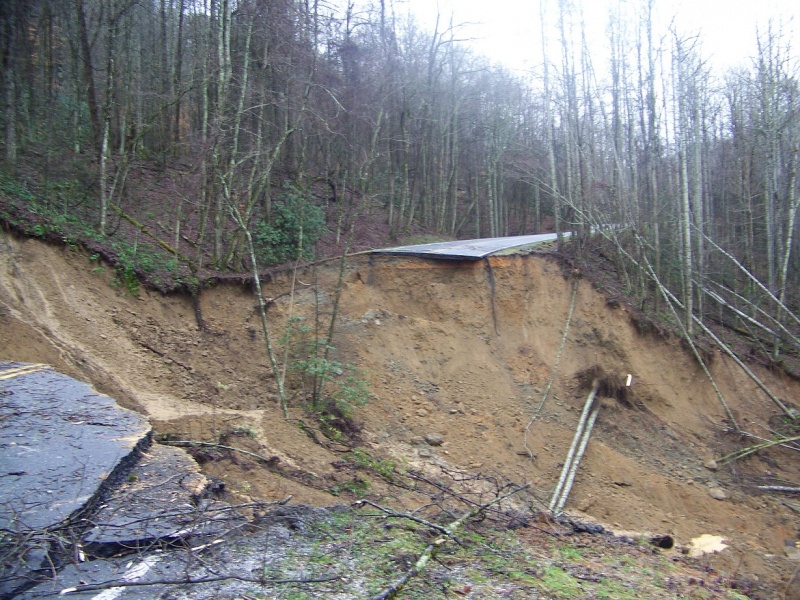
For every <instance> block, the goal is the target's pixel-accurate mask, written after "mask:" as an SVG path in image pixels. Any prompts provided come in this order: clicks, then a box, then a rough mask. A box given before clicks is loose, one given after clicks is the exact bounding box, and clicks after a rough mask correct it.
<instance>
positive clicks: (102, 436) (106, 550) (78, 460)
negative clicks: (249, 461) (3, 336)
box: [0, 362, 243, 598]
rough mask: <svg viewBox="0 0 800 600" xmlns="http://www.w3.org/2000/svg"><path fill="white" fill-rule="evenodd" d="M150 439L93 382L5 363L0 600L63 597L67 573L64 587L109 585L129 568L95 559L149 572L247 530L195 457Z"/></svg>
mask: <svg viewBox="0 0 800 600" xmlns="http://www.w3.org/2000/svg"><path fill="white" fill-rule="evenodd" d="M151 438H152V429H151V426H150V423H149V421H148V420H147V419H146V418H145V417H143V416H142V415H140V414H138V413H135V412H133V411H130V410H127V409H125V408H122V407H120V406H119V405H117V403H116V402H115V401H114V400H113V399H112V398H109V397H108V396H105V395H102V394H98V393H97V392H95V391H94V390H93V389H92V388H91V387H90V386H88V385H87V384H85V383H82V382H79V381H76V380H74V379H72V378H70V377H67V376H65V375H62V374H60V373H57V372H56V371H54V370H53V369H52V368H51V367H49V366H48V365H35V364H22V363H10V362H0V440H2V441H1V442H0V507H2V509H0V549H1V550H0V598H12V597H18V596H19V595H20V594H22V593H24V592H26V591H28V590H30V593H31V594H32V596H34V597H36V596H41V595H42V594H41V593H38V592H37V593H34V592H35V591H36V588H37V586H38V587H39V592H52V593H58V592H59V590H63V589H64V588H65V587H68V586H69V585H70V584H71V582H70V581H68V579H70V578H69V577H67V578H66V580H64V581H63V582H61V581H59V577H54V575H56V574H58V573H59V572H60V571H62V569H64V568H65V567H67V566H68V565H70V564H71V566H69V568H68V569H64V574H63V575H64V576H63V577H61V579H64V577H65V576H66V575H68V574H69V573H72V574H73V577H72V578H71V579H74V580H75V581H76V582H80V581H82V582H86V581H87V580H89V581H91V579H92V577H91V573H92V572H96V573H98V574H99V575H102V576H103V577H104V578H106V579H108V578H113V576H114V574H115V573H116V575H118V576H119V575H120V572H119V570H120V569H121V568H122V565H123V564H124V563H120V562H113V561H112V562H109V561H103V560H100V561H99V562H93V561H92V559H104V558H110V557H114V556H119V555H130V554H131V553H134V552H135V553H136V554H137V556H138V557H139V560H140V561H141V563H140V564H143V565H148V564H149V565H152V564H154V562H155V555H154V554H151V553H152V551H154V550H156V549H158V548H159V547H160V546H163V545H164V544H167V545H169V544H174V543H175V542H176V541H180V542H181V543H182V544H189V545H194V546H198V545H202V544H205V543H207V542H208V540H209V539H212V538H213V536H217V535H219V534H220V533H222V532H224V531H225V530H227V529H229V528H230V527H231V524H236V523H240V522H241V521H242V520H243V519H242V517H241V516H240V515H238V514H236V513H235V512H234V511H232V510H230V507H228V506H227V505H226V504H224V503H222V502H219V501H217V500H214V499H211V498H208V497H207V496H208V495H209V491H210V490H211V489H212V488H213V486H212V482H211V481H210V480H209V479H208V478H206V477H205V476H204V475H202V474H201V473H200V469H199V466H198V464H197V463H196V462H195V461H194V459H192V458H191V457H190V456H189V455H188V454H187V453H186V452H184V451H183V450H180V449H177V448H170V447H166V446H160V445H158V444H153V443H152V439H151ZM159 560H161V559H160V558H159ZM125 562H129V559H126V560H125ZM90 563H91V564H90ZM82 564H84V566H83V567H81V565H82ZM128 570H129V569H128ZM147 570H149V567H148V569H145V571H147ZM126 572H127V571H126ZM139 572H140V573H141V567H140V569H139ZM42 581H46V583H42ZM44 595H48V594H47V593H45V594H44Z"/></svg>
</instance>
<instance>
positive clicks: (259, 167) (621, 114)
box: [0, 0, 800, 362]
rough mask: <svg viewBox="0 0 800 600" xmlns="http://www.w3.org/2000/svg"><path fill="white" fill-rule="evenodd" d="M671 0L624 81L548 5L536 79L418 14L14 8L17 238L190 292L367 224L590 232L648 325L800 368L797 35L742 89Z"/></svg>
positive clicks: (619, 47)
mask: <svg viewBox="0 0 800 600" xmlns="http://www.w3.org/2000/svg"><path fill="white" fill-rule="evenodd" d="M656 4H657V0H639V1H638V2H635V3H626V6H627V8H626V11H625V12H624V13H623V12H622V10H621V9H618V10H612V11H611V13H610V14H609V15H608V26H607V28H606V35H607V39H606V40H605V42H604V43H605V45H606V47H607V49H608V56H609V59H608V60H605V59H604V60H603V61H602V62H598V61H596V59H594V57H593V53H592V52H591V50H590V48H589V46H588V44H587V42H586V36H585V31H584V26H583V21H582V15H581V12H580V8H579V7H577V6H575V5H574V4H573V3H571V2H568V1H567V0H549V2H543V3H542V9H541V10H542V18H541V23H542V26H541V30H540V31H538V32H532V34H531V35H532V38H533V39H536V40H538V43H540V44H541V50H542V53H543V54H544V55H545V56H546V59H545V60H544V61H543V63H542V64H541V65H540V66H539V67H538V68H536V69H534V70H532V71H531V72H530V73H528V74H526V75H524V76H523V75H520V74H515V73H513V72H512V71H510V70H508V69H506V68H504V67H502V66H500V65H496V64H493V63H491V62H490V61H489V60H488V59H486V58H485V57H482V56H480V55H477V54H476V53H475V52H474V51H472V50H471V49H470V48H469V46H468V45H467V44H465V43H464V40H463V39H462V37H461V33H460V26H459V24H458V23H454V22H452V20H450V19H449V18H448V16H447V15H441V17H440V19H439V21H438V22H437V23H436V24H435V26H434V27H432V28H424V27H421V26H420V25H419V24H418V23H416V22H415V21H414V20H413V19H412V18H410V17H409V16H408V15H407V13H405V12H404V11H402V10H400V7H398V6H396V5H395V3H394V2H393V0H363V1H358V2H356V1H355V0H348V1H347V2H345V3H341V4H340V3H334V2H332V1H329V0H68V1H63V0H17V1H14V2H3V3H0V58H1V59H2V70H3V72H2V81H1V82H0V90H1V91H2V100H0V106H1V107H2V108H1V109H0V110H1V111H2V115H0V121H1V124H0V128H1V129H2V132H3V135H2V170H0V196H2V198H1V199H0V219H2V221H3V223H4V224H5V225H6V226H9V227H17V228H21V229H22V230H24V231H26V232H27V233H31V234H33V235H38V236H41V237H48V236H52V235H57V236H62V237H63V239H64V240H65V241H67V243H72V242H73V241H77V240H80V241H82V242H85V243H88V244H89V246H88V247H105V248H111V249H112V253H113V254H114V255H115V257H116V258H117V260H118V261H120V264H122V265H123V269H122V273H123V275H124V276H125V277H129V278H134V277H136V276H141V275H142V274H147V272H148V271H153V272H155V271H158V270H159V268H161V267H164V266H165V265H166V269H167V271H170V270H171V271H170V272H172V273H173V275H174V278H173V279H174V281H173V283H175V282H176V281H177V282H178V283H180V281H184V282H185V281H195V280H196V278H197V276H198V274H199V273H201V272H203V270H207V269H212V270H214V271H215V272H220V273H226V272H241V271H248V270H251V269H252V270H257V269H258V268H261V267H265V266H269V265H276V264H281V263H286V262H289V261H294V260H301V259H302V260H307V259H311V258H312V257H314V256H315V253H316V254H317V255H318V254H319V252H320V250H319V248H318V247H317V242H318V240H321V239H322V238H323V237H325V236H327V237H328V238H329V239H334V240H335V243H336V244H337V247H339V248H343V249H344V251H347V249H348V248H352V247H354V246H353V244H354V241H357V238H358V235H359V234H358V231H357V230H356V224H357V223H358V222H359V220H360V219H361V220H362V221H363V219H365V218H366V219H367V221H368V224H367V226H366V227H367V228H368V229H372V230H374V231H380V232H382V233H381V235H382V236H383V239H382V242H383V244H384V245H389V244H392V243H394V242H396V241H401V240H404V239H405V238H406V237H407V236H408V234H409V233H410V232H418V231H425V232H428V233H429V234H436V235H438V236H442V238H443V239H453V238H461V239H469V238H479V237H495V236H506V235H520V234H527V233H536V232H542V231H555V232H557V233H562V232H572V233H573V234H574V235H573V237H572V238H571V241H570V243H569V244H568V249H567V251H569V252H571V253H573V254H574V256H575V257H577V259H580V258H581V256H583V255H585V254H587V249H588V248H592V247H593V245H597V244H601V243H602V244H605V245H604V248H605V251H606V252H607V253H608V254H609V255H611V256H613V257H614V261H615V266H616V270H617V274H618V276H619V278H620V279H621V281H622V282H623V284H624V286H625V288H626V291H627V292H628V293H629V294H630V295H632V296H633V297H634V298H635V301H636V303H637V304H638V305H639V306H640V307H643V308H647V309H648V310H652V311H654V312H655V313H656V314H658V313H663V314H664V315H666V316H667V318H669V319H674V322H675V323H677V324H678V326H679V327H680V328H681V330H682V331H683V333H684V334H686V335H688V336H691V335H693V334H696V333H701V334H703V333H705V334H709V331H708V330H707V329H706V323H707V322H709V321H710V320H716V321H719V322H724V323H726V324H729V325H731V326H732V327H735V328H737V329H738V330H740V331H742V332H744V333H746V334H747V335H749V336H751V338H752V339H753V340H754V341H755V343H756V344H757V346H758V348H759V352H760V353H761V354H763V355H764V356H767V357H769V358H770V360H772V361H775V362H780V361H781V359H782V356H784V355H785V353H790V354H792V355H796V354H797V352H798V351H799V350H800V341H798V337H799V336H798V330H800V319H799V318H798V316H797V315H798V312H800V260H799V259H798V256H800V241H798V235H797V231H796V229H797V221H798V217H797V213H798V208H800V194H798V182H797V161H798V145H799V144H800V87H799V86H798V83H799V80H798V76H799V75H800V63H799V62H798V57H797V55H796V54H794V53H793V49H792V47H791V44H790V41H791V39H790V36H789V35H787V34H786V33H785V30H784V28H783V25H782V24H781V23H771V24H770V26H769V27H767V28H766V29H764V30H759V31H757V32H755V33H756V34H757V35H756V36H754V39H755V40H757V43H756V44H755V46H754V47H753V49H752V61H751V64H750V66H749V67H748V68H739V69H735V70H730V71H729V72H727V73H716V72H714V71H713V70H712V68H711V67H710V66H709V63H708V60H707V58H706V57H705V56H704V54H703V51H702V43H701V41H702V39H701V38H700V37H698V36H697V34H696V32H682V31H678V30H676V29H675V28H667V29H665V30H661V29H659V28H658V26H657V25H656V21H655V19H654V18H653V11H654V8H655V6H656ZM620 6H621V4H620ZM554 48H555V49H557V50H554ZM593 59H594V60H593ZM370 220H371V221H370ZM92 244H95V246H92ZM161 270H163V268H162V269H161ZM181 278H182V279H181ZM165 285H166V284H165ZM166 287H169V286H166ZM711 335H713V334H711Z"/></svg>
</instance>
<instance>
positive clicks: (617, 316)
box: [0, 235, 800, 590]
mask: <svg viewBox="0 0 800 600" xmlns="http://www.w3.org/2000/svg"><path fill="white" fill-rule="evenodd" d="M490 265H491V273H490V272H489V270H487V268H486V265H485V264H484V263H482V262H478V263H459V262H430V261H424V260H420V259H400V258H386V257H376V258H374V259H372V260H370V259H368V258H366V257H359V258H358V259H354V260H353V261H351V263H350V265H349V267H348V271H347V273H346V287H345V290H344V294H343V297H342V303H341V307H340V322H339V326H338V330H337V335H336V339H335V342H334V345H336V346H337V351H336V354H337V359H338V360H340V361H341V362H343V363H352V364H354V365H357V366H358V367H359V368H360V369H362V370H364V371H365V372H366V375H365V378H366V379H368V380H369V381H370V383H371V387H370V391H371V399H370V401H369V403H368V404H367V405H366V406H364V407H361V408H357V409H356V410H355V415H356V418H357V420H358V421H359V422H360V423H361V425H362V427H363V431H362V434H361V435H362V438H363V440H364V444H365V448H366V449H367V450H368V451H369V452H370V453H371V454H373V455H374V456H377V457H386V458H390V459H393V460H395V461H401V462H405V463H406V464H408V465H410V466H414V467H417V468H420V469H423V470H424V469H428V470H430V471H431V472H434V471H436V470H437V469H441V468H446V469H462V470H464V471H472V472H475V471H480V472H482V473H488V474H492V475H495V476H497V477H499V478H503V479H506V480H511V481H516V482H530V483H531V484H532V485H533V486H534V488H535V490H536V493H535V496H534V497H536V496H538V497H539V498H541V499H542V500H543V501H544V502H545V504H546V501H547V499H548V498H549V494H550V490H551V489H552V487H553V486H554V484H555V481H556V478H557V476H558V474H559V471H560V465H561V463H562V461H563V460H564V458H565V455H566V453H567V449H568V447H569V444H570V442H571V439H572V435H573V431H574V428H575V426H576V424H577V421H578V415H579V412H580V410H581V407H582V404H583V401H584V399H585V396H586V387H585V377H582V376H581V374H582V373H583V372H584V371H585V370H586V369H589V368H592V367H600V368H601V369H602V370H603V371H605V372H606V373H608V374H611V375H614V376H617V377H619V378H620V379H622V380H624V378H626V377H627V375H628V374H631V375H632V380H633V384H632V386H631V387H630V390H629V392H628V394H627V396H626V397H625V400H624V401H620V400H618V399H611V398H603V399H602V409H601V411H600V417H599V420H598V424H597V426H596V427H595V433H594V435H593V437H592V440H591V442H590V443H589V447H588V449H587V452H586V455H585V458H584V462H583V463H582V465H581V469H580V472H579V474H578V477H577V481H576V485H575V487H574V489H573V492H572V495H571V497H570V499H569V501H568V503H567V507H566V508H567V511H568V512H572V513H579V514H585V515H587V516H589V517H591V518H594V519H596V520H598V521H600V522H602V523H603V524H606V525H608V526H609V527H611V528H612V529H618V530H633V531H651V532H657V533H664V534H666V533H669V534H671V535H673V536H674V537H675V538H676V540H677V541H678V543H679V544H684V545H685V544H688V543H689V541H690V540H691V539H692V538H695V537H697V536H700V535H702V534H712V535H720V536H723V537H725V538H727V540H728V542H727V543H728V544H729V548H728V549H727V550H725V551H724V552H722V553H720V554H716V555H713V556H710V557H707V558H705V559H704V560H707V561H709V562H710V563H711V564H712V565H713V566H715V567H718V568H720V569H728V570H729V571H730V570H737V571H738V572H739V573H747V574H748V575H750V576H757V577H760V578H761V579H762V580H763V581H765V582H767V583H768V584H769V585H771V586H773V588H774V589H776V590H782V589H783V586H782V585H781V582H784V585H785V582H786V581H788V580H789V578H790V577H791V576H792V573H793V572H794V569H795V566H796V563H793V562H792V561H790V560H788V559H787V558H786V545H785V543H786V541H787V540H796V539H797V519H796V514H795V513H794V512H792V510H791V509H790V506H792V505H791V503H790V502H789V501H787V499H786V498H784V497H778V496H773V495H765V494H761V493H759V492H758V491H757V490H756V489H755V485H757V484H764V483H770V484H775V483H784V484H786V482H789V483H788V484H789V485H792V483H796V482H798V481H800V472H798V471H799V469H798V461H797V456H796V454H795V453H793V452H790V451H788V450H785V449H781V448H774V449H771V450H769V451H767V452H764V453H761V454H758V455H756V456H754V457H752V458H749V459H747V460H745V461H743V462H740V463H737V464H735V465H734V466H733V467H722V468H719V469H718V470H711V469H709V468H706V466H704V465H706V464H708V465H709V466H711V467H712V468H713V466H714V465H712V464H710V463H709V461H710V460H711V459H715V458H719V457H720V456H723V455H725V454H727V453H728V452H729V451H731V450H732V449H734V448H736V447H739V446H741V445H747V444H749V443H753V441H754V440H746V439H739V438H738V437H737V436H734V435H733V434H732V433H730V432H729V431H728V428H727V426H726V425H725V423H724V419H723V418H724V412H723V409H722V407H721V405H720V404H719V402H718V400H717V398H716V397H715V395H714V393H713V390H712V389H711V386H710V385H709V383H708V381H707V380H706V378H705V376H704V374H703V372H702V370H701V369H700V368H698V367H697V366H696V364H695V363H694V361H693V359H692V357H691V356H690V355H689V354H688V353H687V352H685V351H684V350H683V349H682V348H681V347H680V345H679V344H678V343H677V341H675V340H666V341H665V340H660V339H655V338H653V337H649V336H642V335H640V334H639V333H637V331H636V329H635V327H634V326H633V325H632V323H631V320H630V319H629V316H628V315H627V314H626V312H625V309H624V307H620V308H612V307H610V306H608V305H607V303H606V300H605V298H604V297H603V296H602V295H600V294H598V293H597V292H596V291H595V290H594V289H593V288H592V287H591V285H589V283H588V282H586V281H583V280H580V279H578V280H574V279H569V278H565V277H564V276H563V274H562V271H561V269H560V267H559V266H558V265H557V264H556V263H555V262H553V261H551V260H548V259H547V258H545V257H541V256H536V255H531V256H510V257H498V258H493V259H491V260H490ZM336 275H337V273H336V271H335V267H333V266H330V267H323V268H320V269H319V270H318V272H317V273H316V275H315V274H314V273H312V272H310V271H306V272H302V273H299V274H298V283H297V286H296V290H295V293H294V295H293V296H292V295H291V294H287V292H289V290H290V287H291V278H290V276H289V275H286V276H282V277H281V278H280V279H277V280H275V281H272V282H269V283H268V284H267V285H266V286H265V290H264V293H265V295H266V296H269V297H272V298H274V299H275V300H274V303H273V304H272V305H271V306H270V309H269V316H270V319H271V322H272V324H273V331H274V337H275V338H277V337H279V336H280V332H281V330H282V327H283V324H284V323H285V322H286V320H287V319H288V318H289V317H290V316H303V317H305V318H306V321H305V322H306V323H311V322H313V318H312V316H313V311H314V308H315V306H317V305H319V307H320V309H321V314H322V317H323V320H324V317H325V316H326V315H328V314H330V311H331V309H332V306H331V304H332V300H331V294H332V291H333V289H334V284H335V280H336ZM315 277H316V278H317V280H318V285H319V293H317V294H315V293H314V291H313V289H314V288H313V285H311V284H313V282H314V278H315ZM112 278H113V273H112V272H111V270H110V269H108V268H103V266H102V265H98V264H97V263H96V262H91V261H89V260H88V258H87V257H86V256H84V255H82V254H78V253H75V252H70V251H68V250H61V249H58V248H54V247H52V246H47V245H44V244H42V243H40V242H37V241H33V240H29V241H24V240H19V239H16V238H12V237H8V236H5V235H4V236H3V237H2V238H0V359H4V360H13V361H23V362H37V363H42V362H44V363H49V364H52V365H53V366H54V367H55V368H56V369H58V370H60V371H62V372H64V373H66V374H68V375H71V376H73V377H76V378H79V379H83V380H86V381H88V382H90V383H92V384H93V385H94V386H95V387H96V388H97V389H98V390H99V391H102V392H103V393H107V394H109V395H111V396H113V397H115V398H117V399H119V401H120V402H121V403H122V404H123V405H125V406H128V407H129V408H134V409H136V410H139V411H141V412H143V413H144V414H146V415H148V416H149V417H150V418H151V420H152V421H153V424H154V427H155V429H156V432H157V433H160V434H169V435H172V436H173V437H177V436H180V437H182V438H183V439H193V440H198V441H220V440H221V439H227V440H228V441H229V442H230V441H231V440H233V441H235V442H236V443H235V444H234V445H237V446H239V447H242V448H244V449H249V450H251V451H253V452H256V453H258V454H260V455H262V456H267V457H276V460H275V461H273V463H272V467H270V466H268V465H263V464H259V463H258V462H256V461H252V460H249V459H247V457H245V456H230V455H221V456H216V457H215V456H211V457H207V458H208V459H209V462H207V463H206V464H205V468H206V470H207V472H208V473H210V474H211V475H214V476H217V477H220V478H222V479H225V480H226V481H227V482H228V486H229V489H231V490H232V491H234V492H235V493H236V494H237V495H238V496H240V497H241V499H247V498H248V497H255V498H260V499H264V500H276V499H280V498H285V497H286V496H287V495H292V496H293V501H296V502H305V503H311V504H316V505H329V504H332V503H333V502H335V501H337V498H336V497H335V496H333V495H332V494H331V493H330V490H332V489H333V490H338V491H340V493H342V492H341V489H342V488H341V486H339V485H338V484H340V483H342V482H344V481H345V480H347V478H348V477H351V475H350V474H348V473H344V472H343V471H342V469H341V468H337V463H339V461H340V460H341V453H340V452H337V448H336V447H335V446H334V445H329V447H324V446H321V445H319V444H316V443H314V442H313V441H312V439H311V438H310V437H309V435H307V433H306V432H304V431H303V430H302V429H301V428H299V427H298V421H297V420H298V419H305V420H306V421H307V420H308V417H306V416H305V415H304V413H303V411H302V410H301V409H300V408H298V407H292V408H291V409H290V413H291V417H292V419H291V420H290V421H288V422H287V421H284V419H283V418H282V415H281V412H280V408H279V406H278V403H277V396H276V394H275V389H274V378H273V377H272V374H271V371H270V369H269V368H268V362H267V360H266V357H265V355H264V350H263V341H262V340H261V335H260V325H259V322H258V317H257V313H256V310H255V301H254V299H253V295H252V292H251V291H250V290H249V289H248V288H246V287H241V286H232V285H220V286H218V287H216V288H213V289H210V290H207V291H205V292H203V294H202V297H201V307H202V313H203V317H204V319H205V322H206V324H207V327H208V329H207V331H201V330H200V329H199V328H198V327H197V322H196V320H195V313H194V307H193V305H192V302H191V299H189V298H186V297H177V296H161V295H158V294H153V293H150V292H147V291H145V290H142V292H141V295H140V297H139V298H138V299H137V298H133V297H131V296H130V295H127V294H126V293H125V292H124V291H122V290H121V289H119V288H115V287H113V286H112V285H110V282H111V280H112ZM492 280H493V285H492ZM573 285H577V293H576V306H575V310H574V315H573V318H572V323H571V327H570V331H569V336H568V339H567V343H566V347H565V350H564V353H563V358H562V361H561V365H560V368H559V373H558V377H557V379H556V382H555V384H554V386H553V390H552V392H551V394H550V396H549V398H548V399H547V401H546V403H545V404H544V406H543V407H542V410H541V412H540V414H539V417H538V419H537V420H536V421H535V422H534V423H533V424H532V425H531V427H530V430H529V436H528V446H529V447H530V449H531V450H532V451H533V453H534V455H535V457H536V458H535V460H532V459H531V458H530V456H529V455H528V453H527V452H526V451H525V449H524V445H523V430H524V428H525V426H526V425H527V424H528V422H529V420H530V418H531V416H532V415H533V414H534V411H535V410H536V407H537V406H538V404H539V402H540V400H541V397H542V392H543V390H544V389H545V387H546V384H547V382H548V380H549V378H550V376H551V371H552V366H553V363H554V360H555V357H556V354H557V352H558V348H559V344H560V341H561V337H562V333H563V327H564V322H565V319H566V315H567V312H568V309H569V305H570V300H571V297H572V290H573V287H572V286H573ZM492 288H494V293H493V292H492ZM710 368H711V372H712V374H713V376H714V377H715V379H716V381H717V384H718V386H719V388H720V390H721V391H722V393H723V395H724V396H725V398H726V400H727V401H728V403H729V404H730V406H731V408H732V410H733V412H734V415H735V417H736V418H737V420H738V421H739V423H740V425H742V427H743V428H745V429H747V430H748V431H749V432H751V433H753V434H756V435H759V436H762V437H766V438H769V437H770V436H771V434H770V432H769V428H770V423H773V424H774V423H775V419H778V420H779V414H778V413H777V411H776V409H775V407H774V405H773V404H772V403H771V402H770V400H769V399H768V398H767V397H766V396H765V395H764V394H763V393H762V392H761V391H760V390H759V389H758V388H757V387H756V386H755V384H753V383H752V382H751V381H750V380H749V379H748V378H747V377H746V375H745V374H744V373H743V372H741V370H739V369H738V368H737V367H736V366H735V365H734V364H733V363H732V362H730V361H729V360H728V359H727V358H725V357H724V356H722V355H719V354H717V355H716V356H715V358H714V361H713V363H712V364H711V367H710ZM757 371H758V374H759V376H761V377H762V378H763V379H764V380H765V381H766V382H767V383H768V385H769V386H770V387H771V388H772V390H773V391H774V393H775V394H776V395H777V396H778V397H780V398H781V399H782V400H783V401H784V402H786V403H788V404H790V405H794V404H796V403H797V399H798V398H800V386H799V385H798V384H797V382H794V381H791V380H789V379H788V378H785V377H783V376H781V375H777V374H773V373H769V372H764V371H763V370H757ZM290 383H291V381H290ZM291 391H292V392H296V391H299V390H297V389H292V390H291ZM243 432H244V433H246V435H245V434H243ZM428 434H441V435H442V436H443V438H444V443H443V444H442V445H440V446H436V447H432V446H430V445H428V444H427V443H425V441H424V436H426V435H428ZM234 438H235V439H234ZM275 465H277V467H275ZM381 485H382V484H381V483H380V481H375V482H373V487H372V488H371V491H373V492H375V493H380V492H382V491H385V488H382V487H381ZM720 491H721V492H722V493H720ZM395 495H397V493H396V492H395ZM714 496H717V497H722V496H724V499H716V498H715V497H714ZM396 500H397V501H398V502H400V503H404V504H406V505H410V506H413V505H414V504H415V503H416V502H419V498H416V497H414V495H413V494H411V493H408V494H406V495H402V494H401V495H399V497H397V498H396ZM789 500H791V499H789ZM338 501H341V498H340V499H339V500H338ZM532 502H533V504H534V505H533V506H532V508H534V509H537V510H538V509H541V508H542V506H541V505H538V504H536V502H535V500H532Z"/></svg>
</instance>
